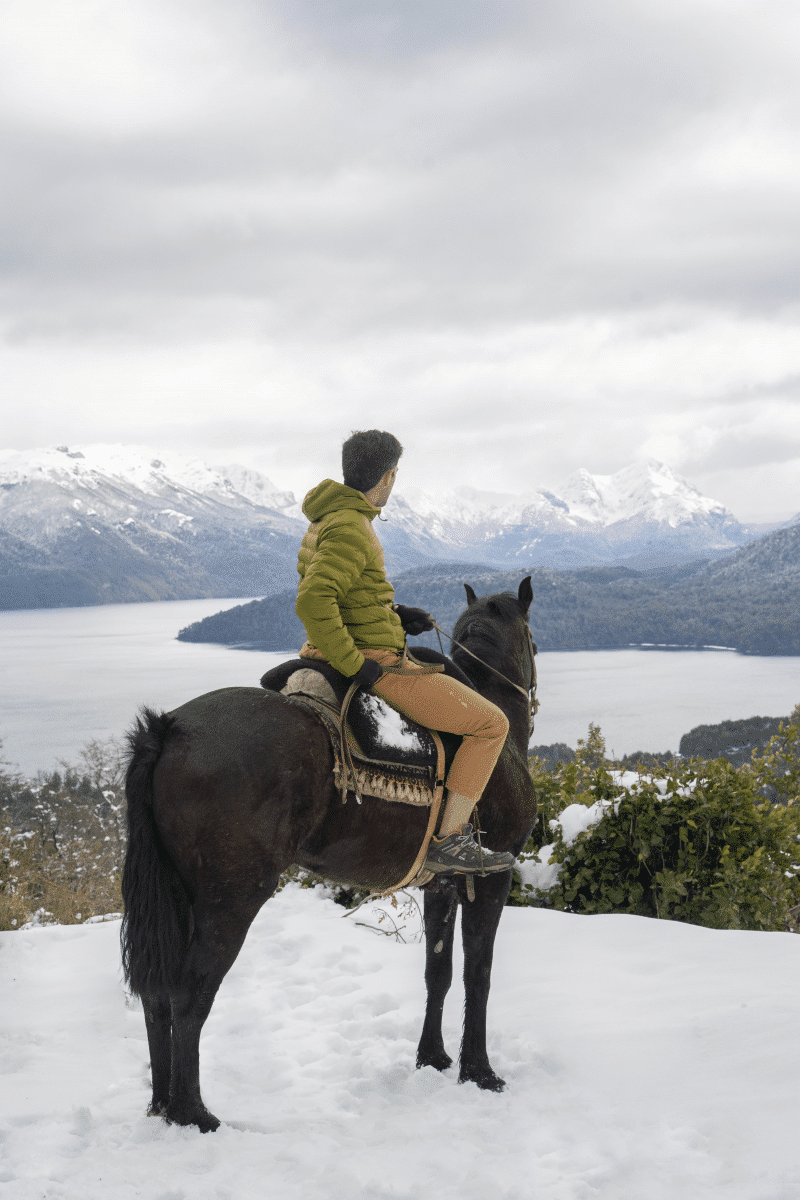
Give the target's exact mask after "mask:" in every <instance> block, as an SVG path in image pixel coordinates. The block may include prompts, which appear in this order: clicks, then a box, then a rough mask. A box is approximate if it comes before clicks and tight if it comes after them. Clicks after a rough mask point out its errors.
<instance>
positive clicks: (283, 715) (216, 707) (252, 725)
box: [166, 687, 326, 768]
mask: <svg viewBox="0 0 800 1200" xmlns="http://www.w3.org/2000/svg"><path fill="white" fill-rule="evenodd" d="M169 716H170V717H172V718H173V720H174V725H173V728H172V735H171V737H170V742H169V744H168V746H167V747H166V749H167V750H170V749H174V750H175V752H176V753H178V754H180V755H181V756H184V755H185V754H186V753H187V752H191V755H192V757H193V758H194V757H195V756H200V757H201V758H202V760H203V761H204V763H205V764H206V768H207V765H208V759H209V758H214V757H218V756H220V755H222V756H223V757H224V759H225V761H226V763H227V764H228V765H229V766H231V767H232V766H234V765H235V764H236V763H237V762H240V761H241V760H242V758H244V759H245V760H247V762H248V765H249V764H250V762H251V760H252V758H253V756H255V757H256V758H260V757H263V755H264V754H272V753H274V752H275V749H276V746H284V747H286V748H288V747H290V746H294V745H302V744H304V743H306V742H308V740H309V738H313V739H314V740H315V741H316V740H319V741H320V742H324V741H326V735H325V733H324V731H323V730H322V727H321V726H320V724H319V721H317V720H316V719H315V718H314V717H313V716H312V715H311V714H310V713H309V712H308V711H307V710H306V709H304V708H301V707H300V705H298V704H296V703H293V702H292V701H290V700H287V698H286V697H285V696H281V695H279V694H278V693H276V692H267V691H264V690H263V689H262V688H257V687H229V688H219V689H218V690H216V691H214V692H206V693H205V694H204V695H202V696H195V698H194V699H193V700H188V701H187V702H186V703H185V704H182V705H181V706H180V707H179V708H175V709H173V710H172V711H171V712H170V713H169Z"/></svg>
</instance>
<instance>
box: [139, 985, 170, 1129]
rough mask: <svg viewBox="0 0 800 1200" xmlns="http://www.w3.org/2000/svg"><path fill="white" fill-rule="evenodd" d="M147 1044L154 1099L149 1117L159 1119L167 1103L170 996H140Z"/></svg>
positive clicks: (148, 994) (150, 994) (149, 1109)
mask: <svg viewBox="0 0 800 1200" xmlns="http://www.w3.org/2000/svg"><path fill="white" fill-rule="evenodd" d="M142 1007H143V1008H144V1020H145V1027H146V1029H147V1044H148V1046H149V1048H150V1072H151V1075H152V1082H153V1099H152V1100H151V1101H150V1107H149V1108H148V1110H147V1111H148V1114H149V1115H150V1116H160V1115H161V1114H162V1113H164V1112H165V1111H166V1108H167V1105H168V1104H169V1080H170V1071H171V1066H170V1060H171V1056H172V1012H171V1010H170V1003H169V996H167V995H163V994H158V995H156V994H153V993H149V992H148V993H145V994H144V995H143V996H142Z"/></svg>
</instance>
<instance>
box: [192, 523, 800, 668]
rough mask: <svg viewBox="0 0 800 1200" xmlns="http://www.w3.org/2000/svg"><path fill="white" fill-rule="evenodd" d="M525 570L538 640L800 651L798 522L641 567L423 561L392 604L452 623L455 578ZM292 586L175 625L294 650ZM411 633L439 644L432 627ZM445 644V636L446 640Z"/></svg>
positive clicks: (481, 579)
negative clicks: (708, 557)
mask: <svg viewBox="0 0 800 1200" xmlns="http://www.w3.org/2000/svg"><path fill="white" fill-rule="evenodd" d="M523 574H531V575H532V584H533V593H534V599H533V604H532V606H531V617H530V622H531V629H532V631H533V636H534V638H535V640H536V642H537V643H538V645H539V649H540V650H599V649H613V648H619V647H625V646H630V645H637V646H645V647H653V648H676V649H677V648H687V647H689V648H698V649H699V648H701V647H717V648H723V647H725V648H731V649H736V650H739V651H740V652H741V653H742V654H759V655H764V654H786V655H796V654H800V524H797V525H794V526H792V527H791V528H789V529H778V530H776V531H774V532H773V533H770V534H767V535H766V536H765V537H763V538H761V539H759V541H757V542H753V543H752V544H750V545H746V546H742V547H741V548H740V549H738V550H735V551H734V552H733V553H732V554H730V555H728V556H726V557H725V558H722V559H719V560H717V561H716V562H714V561H711V562H709V561H700V562H698V561H695V562H691V563H684V564H682V565H674V566H672V567H671V568H665V569H664V570H662V571H660V572H650V573H647V574H645V573H643V572H641V571H636V570H633V569H631V568H630V567H624V566H615V567H610V566H594V567H584V568H581V569H580V570H578V571H554V570H552V569H550V568H547V567H532V568H528V570H524V569H523V568H521V567H517V568H515V569H514V570H511V571H497V570H492V569H491V568H487V567H486V566H482V565H480V564H469V563H427V564H425V565H424V566H421V567H415V568H413V569H412V570H409V571H405V572H402V573H401V574H400V575H397V576H396V577H395V578H394V580H393V583H394V589H395V596H396V597H397V600H398V602H399V603H401V604H408V605H415V606H419V607H421V608H424V609H426V610H427V611H428V612H432V613H434V614H435V616H436V618H437V621H438V622H439V624H440V625H441V626H442V627H443V628H444V629H452V628H453V625H454V624H455V622H456V619H457V617H458V616H459V615H460V614H461V613H462V612H463V611H464V608H465V594H464V583H465V582H467V583H469V584H470V585H471V586H472V587H473V588H474V589H475V591H476V592H477V593H478V595H481V596H486V595H491V594H492V593H494V592H503V591H511V592H514V593H516V591H517V588H518V586H519V582H520V578H521V577H522V575H523ZM296 594H297V589H296V588H295V587H292V588H289V589H287V590H286V591H285V592H280V593H278V594H277V595H274V596H269V597H267V598H265V599H263V600H254V601H251V602H250V603H248V604H243V605H239V606H237V607H236V608H229V609H226V610H225V611H224V612H219V613H214V614H213V615H212V616H209V617H206V618H205V619H204V620H202V621H198V622H195V624H193V625H190V626H188V627H187V628H186V629H183V630H181V631H180V633H179V634H178V637H179V639H180V640H181V641H186V642H217V643H222V644H225V645H235V646H239V647H241V648H243V649H253V650H292V649H297V648H299V646H300V645H301V644H302V643H303V641H304V640H305V634H304V631H303V628H302V626H301V624H300V622H299V621H298V619H297V617H296V616H295V611H294V604H295V597H296ZM414 643H415V644H424V645H429V646H434V647H435V646H436V644H437V643H436V640H435V635H434V634H423V635H422V636H421V637H419V638H415V639H414ZM445 648H446V647H445Z"/></svg>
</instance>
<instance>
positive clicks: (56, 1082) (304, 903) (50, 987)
mask: <svg viewBox="0 0 800 1200" xmlns="http://www.w3.org/2000/svg"><path fill="white" fill-rule="evenodd" d="M368 907H369V908H370V909H371V912H368V911H367V909H361V910H359V912H358V914H353V915H351V916H350V917H344V916H343V913H344V910H343V909H341V908H337V907H336V906H335V905H334V904H333V903H332V902H331V901H330V900H329V899H327V898H326V897H325V896H324V895H322V894H321V893H320V892H319V891H302V890H300V889H295V888H289V889H286V890H285V891H284V892H282V893H281V894H280V895H279V896H277V897H275V898H274V899H273V900H271V901H270V902H269V903H268V904H267V905H266V906H265V908H264V909H263V910H262V912H261V913H260V914H259V916H258V918H257V920H256V922H255V923H254V925H253V928H252V929H251V932H250V935H249V937H248V939H247V941H246V943H245V946H244V948H243V950H242V953H241V954H240V956H239V959H238V960H237V962H236V963H235V964H234V967H233V969H232V970H231V972H230V973H229V975H228V977H227V978H226V980H225V981H224V983H223V985H222V988H221V990H220V993H219V995H218V997H217V1001H216V1003H215V1006H214V1008H213V1010H212V1013H211V1016H210V1018H209V1020H208V1022H207V1025H206V1028H205V1032H204V1036H203V1039H202V1042H201V1071H202V1079H203V1089H204V1097H205V1099H206V1101H207V1103H208V1104H209V1106H210V1108H211V1109H212V1111H216V1113H217V1115H218V1116H220V1117H221V1118H222V1120H223V1125H222V1127H221V1128H220V1130H219V1131H218V1132H217V1133H216V1134H209V1135H205V1136H204V1135H201V1134H200V1133H198V1132H197V1130H196V1129H193V1128H189V1129H181V1128H176V1127H169V1126H166V1125H165V1124H164V1123H163V1122H162V1121H161V1120H160V1119H158V1118H148V1117H146V1116H145V1115H144V1110H145V1106H146V1104H147V1100H148V1078H147V1077H148V1068H147V1047H146V1039H145V1031H144V1021H143V1017H142V1013H141V1010H140V1008H139V1006H138V1004H134V1003H126V999H125V994H124V992H123V989H122V986H121V983H120V977H119V966H118V961H119V960H118V934H119V925H118V922H115V921H111V922H106V923H100V924H92V925H82V926H70V927H58V926H55V927H54V926H51V927H40V928H34V929H30V930H26V931H24V932H20V933H7V934H0V955H1V956H2V962H3V966H4V976H5V983H4V988H3V991H2V994H0V1070H2V1071H3V1074H4V1081H3V1083H4V1086H3V1088H2V1090H1V1091H0V1146H2V1154H3V1158H2V1160H0V1181H2V1182H3V1183H5V1184H6V1189H5V1194H7V1195H8V1196H9V1197H13V1200H34V1197H36V1198H38V1197H42V1196H47V1197H58V1200H95V1198H100V1197H103V1198H105V1197H114V1200H128V1198H129V1197H130V1198H133V1197H143V1198H145V1200H211V1198H214V1200H221V1198H222V1200H227V1198H230V1200H242V1198H243V1200H249V1198H250V1197H258V1198H259V1200H261V1198H264V1200H273V1198H274V1200H301V1198H302V1200H419V1197H420V1196H421V1195H423V1194H431V1195H435V1196H437V1197H439V1198H440V1200H456V1198H458V1200H478V1198H480V1200H486V1197H493V1198H494V1197H497V1198H498V1200H532V1198H533V1197H535V1198H536V1200H590V1198H592V1197H602V1198H603V1200H676V1197H684V1196H685V1197H691V1198H692V1200H712V1198H713V1200H717V1198H719V1200H794V1197H796V1196H797V1195H798V1191H800V1166H798V1156H797V1149H796V1140H795V1139H796V1133H795V1124H796V1121H795V1112H796V1094H797V1078H798V1072H800V1032H798V1020H797V1006H798V1002H797V996H798V994H799V993H800V939H798V938H797V937H795V936H793V935H791V934H775V933H749V932H740V931H735V932H730V931H717V930H708V929H700V928H697V927H694V926H689V925H681V924H677V923H672V922H666V921H664V922H660V921H647V920H644V919H642V918H638V917H627V916H594V917H580V916H574V915H570V914H565V913H556V912H547V911H544V910H539V909H507V910H506V911H505V912H504V914H503V918H502V921H501V923H500V928H499V932H498V938H497V947H496V953H495V960H494V971H493V987H492V994H491V999H490V1004H489V1052H490V1056H491V1058H492V1061H493V1065H494V1066H495V1068H496V1069H497V1070H498V1071H499V1072H500V1073H501V1074H502V1075H503V1076H504V1077H505V1078H506V1080H507V1081H508V1088H507V1090H506V1091H505V1092H504V1093H503V1094H502V1095H495V1094H493V1093H486V1092H481V1091H479V1090H478V1089H477V1088H476V1087H475V1085H474V1084H467V1085H464V1086H459V1085H458V1084H457V1081H456V1072H455V1069H454V1068H451V1069H450V1070H448V1071H446V1072H444V1073H443V1074H439V1073H437V1072H436V1071H434V1070H432V1069H430V1068H426V1069H425V1070H423V1071H415V1070H414V1053H415V1046H416V1041H417V1038H418V1036H419V1031H420V1027H421V1021H422V1012H423V996H424V989H423V966H424V949H423V946H422V945H421V944H418V943H416V942H410V943H408V944H401V943H397V942H395V941H393V940H391V939H390V938H388V937H383V936H377V935H376V933H375V932H374V930H373V929H370V928H363V927H359V926H357V925H355V924H354V921H355V920H363V921H365V922H367V923H370V924H372V925H376V924H377V909H376V905H374V904H373V905H371V906H368ZM365 913H366V914H367V915H365ZM406 932H408V930H407V931H406ZM460 968H461V964H460V961H459V960H457V962H456V979H458V976H459V974H460ZM461 1008H462V992H461V989H460V987H459V986H457V985H456V986H454V988H453V989H452V991H451V995H450V997H449V998H448V1002H447V1004H446V1006H445V1022H444V1023H445V1038H446V1042H447V1045H448V1047H449V1049H450V1051H451V1053H452V1052H453V1051H454V1050H455V1049H456V1047H457V1044H458V1039H459V1035H460V1023H461Z"/></svg>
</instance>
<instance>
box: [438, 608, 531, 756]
mask: <svg viewBox="0 0 800 1200" xmlns="http://www.w3.org/2000/svg"><path fill="white" fill-rule="evenodd" d="M431 620H433V618H431ZM433 628H434V629H435V630H436V632H437V634H439V633H443V634H444V636H445V637H446V638H450V641H451V642H452V643H453V645H454V646H458V648H459V650H463V651H464V653H465V654H468V655H469V656H470V658H474V659H475V661H476V662H479V663H480V664H481V666H482V667H486V669H487V670H488V671H493V672H494V674H495V675H497V676H498V677H499V678H500V679H502V680H503V682H504V683H507V684H508V685H509V686H510V687H513V688H516V689H517V691H518V692H520V693H521V694H522V695H523V696H524V697H525V699H526V700H527V701H528V704H529V705H530V714H531V733H533V721H534V717H535V716H536V714H537V712H538V711H539V701H538V700H537V698H536V686H537V685H536V652H535V651H534V649H533V635H532V633H531V630H530V626H529V625H528V622H527V621H526V622H525V632H526V633H527V635H528V653H529V654H530V659H531V686H530V688H529V689H528V690H527V691H526V690H525V688H524V687H521V686H520V685H519V684H518V683H514V680H513V679H509V678H508V676H507V675H504V674H503V672H502V671H498V670H497V668H496V667H493V666H491V665H490V664H489V663H487V662H484V661H483V659H482V658H478V656H477V654H473V653H472V651H471V650H469V649H468V648H467V647H466V646H465V645H464V644H463V643H462V642H458V641H456V639H455V638H454V637H453V635H452V633H448V632H447V630H446V629H442V627H441V626H440V625H439V624H438V622H436V621H433ZM439 645H441V639H440V640H439Z"/></svg>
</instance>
